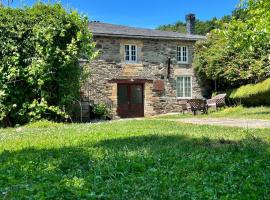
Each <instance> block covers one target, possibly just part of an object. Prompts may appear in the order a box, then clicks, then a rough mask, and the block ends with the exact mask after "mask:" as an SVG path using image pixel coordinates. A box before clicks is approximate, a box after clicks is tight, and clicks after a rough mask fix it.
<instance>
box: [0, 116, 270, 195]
mask: <svg viewBox="0 0 270 200" xmlns="http://www.w3.org/2000/svg"><path fill="white" fill-rule="evenodd" d="M269 132H270V131H269V130H266V129H265V130H257V129H254V130H246V129H239V128H224V127H215V126H195V125H188V124H181V123H176V122H169V121H161V120H157V121H155V120H128V121H118V122H113V123H103V124H92V125H89V124H81V125H80V124H71V125H63V124H51V123H47V122H39V123H36V124H32V125H29V126H25V127H21V128H13V129H0V163H1V165H0V198H1V199H155V200H156V199H185V200H186V199H269V197H270V146H269V145H270V135H269Z"/></svg>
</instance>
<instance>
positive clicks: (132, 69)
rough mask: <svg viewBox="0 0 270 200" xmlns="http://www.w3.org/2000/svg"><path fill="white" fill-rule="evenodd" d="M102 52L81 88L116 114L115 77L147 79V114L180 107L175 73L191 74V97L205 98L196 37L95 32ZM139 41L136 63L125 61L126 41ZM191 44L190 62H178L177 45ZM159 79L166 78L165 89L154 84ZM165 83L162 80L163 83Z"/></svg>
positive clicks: (175, 110)
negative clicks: (194, 59)
mask: <svg viewBox="0 0 270 200" xmlns="http://www.w3.org/2000/svg"><path fill="white" fill-rule="evenodd" d="M94 39H95V41H96V48H97V49H98V50H99V56H98V57H97V58H96V59H95V60H94V61H92V62H91V63H90V64H89V67H90V73H91V76H90V77H89V79H88V81H87V82H86V84H85V86H84V87H83V88H82V91H83V95H84V96H86V97H87V98H89V100H91V101H94V102H95V103H99V102H105V103H107V104H108V105H110V106H111V108H112V115H113V116H117V83H115V82H113V81H112V80H114V79H118V80H119V79H123V80H131V81H132V80H136V79H144V80H146V81H145V83H144V114H145V116H151V115H155V114H163V113H169V112H179V111H180V110H181V108H180V106H179V103H178V101H179V100H178V99H177V97H176V77H177V76H179V75H190V76H192V89H193V90H192V91H193V94H192V98H202V97H203V91H202V88H201V87H200V85H199V84H198V81H197V78H196V76H195V74H194V69H193V67H192V64H191V63H192V55H193V51H194V43H195V42H194V41H188V40H187V41H184V40H183V41H182V40H165V39H164V40H162V39H132V38H126V39H125V38H120V37H119V38H118V37H108V36H95V37H94ZM125 44H134V45H137V49H138V50H137V55H138V56H137V57H138V58H137V63H135V64H128V63H125V61H124V45H125ZM182 45H185V46H188V51H189V54H188V55H189V64H177V61H176V55H177V52H176V51H177V46H182ZM168 58H170V59H171V70H170V71H171V73H170V77H169V78H168V77H167V76H168ZM156 81H159V84H160V83H162V82H163V84H164V89H161V90H156V89H155V88H154V86H155V83H156ZM161 86H162V84H161Z"/></svg>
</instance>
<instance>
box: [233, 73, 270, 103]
mask: <svg viewBox="0 0 270 200" xmlns="http://www.w3.org/2000/svg"><path fill="white" fill-rule="evenodd" d="M230 98H233V99H241V101H242V103H243V104H246V105H249V106H258V105H270V78H269V79H267V80H265V81H263V82H261V83H257V84H248V85H244V86H241V87H240V88H238V89H235V90H233V91H232V92H231V94H230Z"/></svg>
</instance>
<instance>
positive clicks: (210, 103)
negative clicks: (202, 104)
mask: <svg viewBox="0 0 270 200" xmlns="http://www.w3.org/2000/svg"><path fill="white" fill-rule="evenodd" d="M225 98H226V94H219V95H217V96H215V97H213V98H212V99H208V100H207V108H210V107H213V108H215V109H216V110H217V109H218V108H221V107H225V106H226V103H225Z"/></svg>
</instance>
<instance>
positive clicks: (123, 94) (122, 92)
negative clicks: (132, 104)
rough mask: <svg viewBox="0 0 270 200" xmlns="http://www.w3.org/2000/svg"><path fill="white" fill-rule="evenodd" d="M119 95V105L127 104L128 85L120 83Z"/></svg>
mask: <svg viewBox="0 0 270 200" xmlns="http://www.w3.org/2000/svg"><path fill="white" fill-rule="evenodd" d="M117 95H118V105H122V104H127V103H128V86H127V85H118V90H117Z"/></svg>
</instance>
